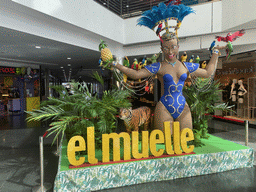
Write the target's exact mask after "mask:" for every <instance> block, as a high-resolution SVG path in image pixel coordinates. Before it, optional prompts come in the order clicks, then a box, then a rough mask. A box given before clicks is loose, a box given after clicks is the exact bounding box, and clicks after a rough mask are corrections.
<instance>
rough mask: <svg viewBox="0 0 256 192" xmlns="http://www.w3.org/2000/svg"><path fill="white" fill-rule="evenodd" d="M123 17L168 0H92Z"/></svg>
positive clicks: (192, 1) (187, 0) (191, 1)
mask: <svg viewBox="0 0 256 192" xmlns="http://www.w3.org/2000/svg"><path fill="white" fill-rule="evenodd" d="M94 1H96V2H97V3H99V4H101V5H102V6H104V7H106V8H107V9H109V10H110V11H112V12H114V13H115V14H117V15H119V16H120V17H122V18H123V19H127V18H130V17H135V16H139V15H141V14H142V13H143V12H144V11H147V10H150V9H151V8H152V7H153V6H157V5H158V4H159V3H160V2H164V3H166V4H167V3H169V0H167V1H166V0H165V1H163V0H135V1H130V0H94ZM213 1H218V0H173V1H171V2H170V3H172V2H173V3H174V4H175V3H176V4H184V5H187V6H190V5H196V4H202V3H207V2H213Z"/></svg>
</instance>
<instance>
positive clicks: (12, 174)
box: [0, 116, 256, 192]
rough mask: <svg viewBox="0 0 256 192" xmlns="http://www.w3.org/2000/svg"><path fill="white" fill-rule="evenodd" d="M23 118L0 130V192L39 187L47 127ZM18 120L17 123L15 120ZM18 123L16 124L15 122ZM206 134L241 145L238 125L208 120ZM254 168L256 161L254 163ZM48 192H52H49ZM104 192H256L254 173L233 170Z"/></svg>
mask: <svg viewBox="0 0 256 192" xmlns="http://www.w3.org/2000/svg"><path fill="white" fill-rule="evenodd" d="M24 118H25V117H21V116H20V117H17V116H16V117H8V119H7V117H5V119H4V118H2V119H0V120H2V121H1V122H5V124H4V125H3V123H1V124H2V125H1V126H0V191H1V192H21V191H22V192H29V191H32V189H33V188H34V187H35V186H39V184H40V162H39V145H38V143H39V136H41V135H43V133H44V132H45V130H46V129H47V126H44V124H42V125H39V126H38V125H34V126H35V127H33V126H32V125H26V123H25V121H24ZM17 119H18V120H17ZM16 121H18V123H17V122H16ZM209 126H210V129H209V131H211V132H212V134H213V135H215V136H218V137H221V138H224V139H227V140H231V141H234V142H237V143H239V144H243V145H244V143H245V131H244V127H243V126H241V125H236V124H232V123H227V122H222V121H216V120H212V121H211V123H210V125H209ZM51 141H52V138H46V139H45V140H44V160H45V161H44V166H45V177H44V179H45V182H46V183H50V184H51V185H52V186H53V185H54V179H55V176H56V172H57V167H58V157H57V156H56V155H55V154H54V152H56V149H57V147H56V145H53V146H51ZM249 146H250V147H251V148H253V149H254V150H255V151H256V129H253V128H249ZM254 164H255V165H256V161H255V163H254ZM49 191H53V188H51V189H50V190H49ZM101 191H102V192H103V191H108V192H128V191H129V192H131V191H139V192H155V191H163V192H164V191H166V192H169V191H174V192H180V191H181V192H187V191H188V192H201V191H202V192H211V191H212V192H215V191H218V192H222V191H223V192H224V191H230V192H231V191H232V192H233V191H237V192H238V191H239V192H244V191H253V192H255V191H256V169H255V166H254V167H252V168H244V169H237V170H232V171H227V172H224V173H217V174H210V175H204V176H196V177H190V178H184V179H176V180H168V181H161V182H152V183H146V184H140V185H132V186H127V187H120V188H115V189H108V190H101Z"/></svg>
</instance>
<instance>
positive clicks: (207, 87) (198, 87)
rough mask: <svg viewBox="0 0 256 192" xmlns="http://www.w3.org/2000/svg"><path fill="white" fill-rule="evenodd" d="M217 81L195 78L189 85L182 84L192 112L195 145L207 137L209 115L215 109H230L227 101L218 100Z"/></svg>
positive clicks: (218, 85) (199, 144)
mask: <svg viewBox="0 0 256 192" xmlns="http://www.w3.org/2000/svg"><path fill="white" fill-rule="evenodd" d="M219 87H220V83H219V82H218V81H214V82H211V80H210V79H209V78H208V79H204V78H200V77H199V78H197V80H196V81H195V82H194V83H193V84H191V85H190V86H188V85H186V86H184V95H185V96H186V100H187V103H188V105H189V106H190V110H191V114H192V119H193V121H192V123H193V132H194V136H195V140H194V144H195V146H201V145H202V143H201V138H208V137H209V136H208V121H209V119H211V118H212V117H211V116H210V115H209V114H211V113H213V112H214V111H215V110H222V111H225V110H231V107H232V106H228V104H227V103H221V104H218V105H215V103H217V102H219V100H220V97H219V93H220V92H222V90H221V89H220V88H219Z"/></svg>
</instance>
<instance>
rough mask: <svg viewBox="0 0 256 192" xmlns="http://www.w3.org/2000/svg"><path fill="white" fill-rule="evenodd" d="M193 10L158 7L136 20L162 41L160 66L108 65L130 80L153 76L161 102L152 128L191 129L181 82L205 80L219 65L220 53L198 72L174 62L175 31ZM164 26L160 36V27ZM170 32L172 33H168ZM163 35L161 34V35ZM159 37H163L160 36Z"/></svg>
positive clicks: (176, 49) (195, 67) (196, 66)
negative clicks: (167, 125) (174, 125)
mask: <svg viewBox="0 0 256 192" xmlns="http://www.w3.org/2000/svg"><path fill="white" fill-rule="evenodd" d="M193 12H194V10H193V9H192V8H190V7H187V6H185V5H182V4H181V5H171V4H169V5H167V6H166V5H165V4H164V3H160V4H159V5H158V6H157V7H156V6H154V7H153V8H152V10H149V11H146V12H144V13H143V14H142V17H141V18H140V19H139V20H138V25H143V26H146V27H149V28H150V29H152V30H154V29H155V28H156V30H158V36H159V37H160V40H161V50H162V52H163V54H164V59H163V61H162V62H156V63H153V64H151V65H147V66H145V68H143V69H141V70H139V71H136V70H133V69H130V68H127V67H124V66H123V65H121V64H119V63H118V62H112V63H111V65H112V66H114V68H117V69H118V70H120V71H121V72H123V73H124V74H126V75H127V76H128V77H130V78H132V79H135V80H136V79H143V78H146V77H149V76H153V75H154V76H155V75H156V74H157V78H158V79H159V81H160V82H161V95H162V96H161V98H160V101H159V102H158V104H157V105H156V108H155V113H154V127H155V129H161V130H163V123H164V122H166V121H170V122H171V125H172V122H173V121H179V123H180V128H181V129H184V128H190V129H192V117H191V111H190V108H189V106H188V104H187V103H186V100H185V97H184V96H183V94H182V89H183V86H184V82H185V80H186V79H187V77H188V76H189V74H191V75H192V74H193V75H194V76H197V77H203V78H208V77H210V76H211V75H213V74H214V72H215V70H216V65H217V61H218V53H219V50H217V49H214V50H213V54H212V57H211V59H210V61H209V63H208V65H207V67H206V68H205V69H202V68H199V64H198V63H190V62H180V61H179V60H178V59H177V55H178V53H179V41H178V38H177V35H176V33H177V29H178V28H179V26H180V25H181V22H182V20H183V18H184V17H185V16H187V15H188V14H190V13H193ZM171 20H176V21H177V26H169V25H168V21H171ZM160 24H162V25H163V24H164V25H165V26H162V29H161V30H160V32H159V27H158V26H159V25H160ZM171 29H172V31H173V32H172V31H171ZM162 33H163V34H162ZM160 34H162V35H160Z"/></svg>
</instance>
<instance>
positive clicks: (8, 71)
mask: <svg viewBox="0 0 256 192" xmlns="http://www.w3.org/2000/svg"><path fill="white" fill-rule="evenodd" d="M15 73H16V67H0V74H15Z"/></svg>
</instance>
